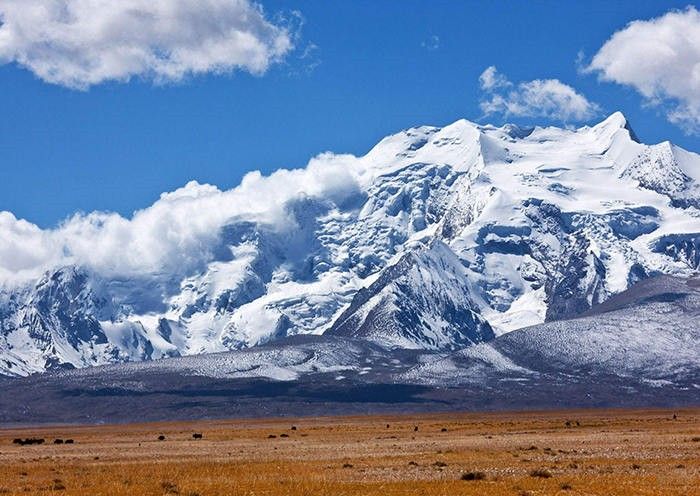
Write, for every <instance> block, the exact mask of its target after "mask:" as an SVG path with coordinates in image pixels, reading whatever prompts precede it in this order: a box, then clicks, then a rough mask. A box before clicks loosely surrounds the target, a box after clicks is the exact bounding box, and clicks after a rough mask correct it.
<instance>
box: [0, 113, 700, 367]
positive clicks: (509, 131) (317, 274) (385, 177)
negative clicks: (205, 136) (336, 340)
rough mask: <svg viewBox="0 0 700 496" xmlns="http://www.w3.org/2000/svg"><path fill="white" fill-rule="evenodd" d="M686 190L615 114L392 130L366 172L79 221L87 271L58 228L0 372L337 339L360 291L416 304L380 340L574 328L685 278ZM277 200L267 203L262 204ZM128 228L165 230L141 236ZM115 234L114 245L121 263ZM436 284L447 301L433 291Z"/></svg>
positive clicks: (390, 321)
mask: <svg viewBox="0 0 700 496" xmlns="http://www.w3.org/2000/svg"><path fill="white" fill-rule="evenodd" d="M669 171H670V173H669ZM699 179H700V156H698V155H696V154H693V153H691V152H686V151H684V150H682V149H680V148H678V147H675V146H674V145H670V144H666V143H661V144H659V145H651V146H648V145H644V144H641V143H639V142H638V141H637V138H636V136H634V133H633V132H632V131H631V127H630V126H629V123H628V122H627V120H626V118H625V117H624V116H623V115H622V114H621V113H619V112H618V113H614V114H612V115H611V116H609V117H608V118H607V119H605V120H604V121H602V122H601V123H599V124H598V125H596V126H592V127H583V128H580V129H577V130H568V129H559V128H555V127H545V128H542V127H534V128H531V129H530V128H520V127H517V126H513V125H506V126H503V127H495V126H490V125H485V126H482V125H478V124H474V123H471V122H469V121H466V120H459V121H456V122H455V123H453V124H450V125H448V126H445V127H430V126H423V127H418V128H411V129H407V130H404V131H401V132H399V133H397V134H394V135H391V136H388V137H386V138H384V139H383V140H381V141H380V142H379V143H378V144H377V145H376V146H374V147H373V148H372V149H371V150H370V151H369V152H368V153H367V154H366V155H364V156H362V157H353V156H348V155H328V154H326V155H322V156H319V157H317V158H316V159H314V160H313V161H312V162H311V163H310V164H309V166H308V167H307V169H303V170H295V171H280V172H278V173H275V174H273V175H271V176H269V177H266V178H263V177H262V176H260V175H259V174H258V175H255V174H252V175H249V176H247V177H246V178H245V179H244V180H243V182H242V183H241V185H240V186H239V187H237V188H234V189H233V190H231V191H227V192H221V191H219V190H218V189H217V188H214V187H212V186H207V185H199V184H195V183H190V184H188V185H187V186H185V187H184V188H181V189H180V190H177V191H175V192H172V193H167V194H163V195H162V196H161V199H160V200H159V201H158V202H156V203H155V204H154V205H153V206H152V207H149V209H145V210H144V211H142V212H140V213H138V214H137V215H136V216H135V217H134V219H132V220H126V219H116V220H115V219H113V218H106V219H103V218H101V217H100V218H99V219H97V220H94V219H93V220H90V223H89V226H90V229H89V230H86V229H87V228H86V227H85V226H83V225H80V228H81V230H80V233H87V234H85V236H93V238H90V239H94V240H95V243H96V245H95V246H96V247H97V248H96V249H95V250H93V251H94V252H95V253H94V254H92V253H90V254H88V255H81V256H82V257H83V259H81V258H80V257H79V256H78V255H76V253H78V252H79V249H81V245H77V244H76V243H77V242H76V241H75V238H71V237H70V236H73V234H72V231H70V232H69V231H66V229H67V228H62V229H63V230H61V229H58V230H55V231H50V232H44V233H43V238H49V239H50V240H51V243H50V244H49V245H48V246H49V248H51V249H54V248H55V247H54V245H56V246H57V247H58V248H56V250H57V251H56V253H58V254H54V255H52V256H47V257H46V261H44V260H43V259H42V262H41V263H42V264H44V263H45V264H48V266H47V267H46V268H45V272H44V273H43V275H33V276H31V277H28V276H26V274H27V272H26V271H17V272H16V274H18V275H16V276H13V277H14V279H13V278H10V279H6V280H5V282H3V281H0V283H2V284H0V373H2V374H8V375H27V374H29V373H34V372H41V371H44V370H48V369H53V368H57V367H58V368H60V367H84V366H91V365H102V364H107V363H112V362H122V361H134V360H151V359H156V358H162V357H168V356H179V355H193V354H200V353H212V352H221V351H226V350H235V349H244V348H248V347H251V346H256V345H260V344H264V343H268V342H271V341H274V340H277V339H280V338H284V337H286V336H293V335H296V334H323V333H325V332H327V331H328V332H331V333H334V332H337V331H338V329H339V328H340V327H342V324H343V322H340V323H339V320H338V319H339V318H341V316H344V317H342V318H343V319H344V320H345V321H347V320H348V315H346V314H347V312H348V311H350V310H351V309H352V310H358V308H359V311H360V313H362V312H364V313H366V312H367V311H366V309H362V308H361V307H362V305H359V300H358V297H359V295H361V294H362V293H363V292H367V291H370V292H371V290H370V288H373V287H374V289H375V290H378V292H379V293H381V291H384V294H385V295H386V294H393V295H395V296H394V298H397V297H396V295H399V294H400V295H403V298H401V297H398V298H399V299H398V300H395V301H401V302H407V304H408V305H409V306H410V304H411V303H416V302H419V301H420V302H422V303H420V305H417V306H416V305H414V306H413V307H412V308H411V309H410V311H409V310H408V307H405V308H404V309H403V311H395V310H390V311H388V310H387V311H383V313H382V315H384V316H385V317H384V318H383V322H384V324H383V325H380V326H377V325H374V326H373V327H374V330H373V331H372V336H373V340H374V342H376V343H380V344H381V343H382V342H384V344H385V345H386V346H389V347H392V346H394V347H395V346H398V347H407V346H408V347H411V348H424V349H442V350H454V349H458V348H461V347H464V346H468V345H471V344H474V343H477V342H480V341H484V340H491V339H493V338H494V337H495V336H499V335H503V334H505V333H508V332H510V331H513V330H515V329H518V328H521V327H526V326H528V325H534V324H539V323H542V322H545V321H552V320H560V319H566V318H569V317H572V316H575V315H578V314H581V313H582V312H585V311H587V310H588V309H589V308H591V307H592V306H593V305H596V304H599V303H603V302H604V301H605V300H607V299H608V298H610V297H611V296H612V295H615V294H618V293H620V292H622V291H625V290H626V289H628V288H629V287H630V286H632V285H633V284H634V283H636V282H637V281H640V280H644V279H646V278H648V277H651V276H654V275H658V274H670V275H677V276H685V277H687V276H690V275H692V274H694V273H695V272H696V270H697V267H698V260H700V258H698V257H700V255H698V253H700V250H698V246H699V244H700V236H699V235H698V233H700V211H699V210H698V205H700V203H698V201H700V192H699V191H698V183H697V181H698V180H699ZM273 188H276V189H273ZM280 188H281V189H280ZM280 191H281V192H282V193H283V195H282V201H281V202H277V201H276V200H274V201H270V202H267V203H266V202H264V201H263V199H264V197H265V195H266V194H267V195H268V196H269V195H270V193H272V192H280ZM251 192H252V193H251ZM251 195H252V196H251ZM258 197H260V198H258ZM271 200H272V198H271ZM258 201H260V202H259V203H258ZM268 203H269V205H268ZM241 205H242V206H241ZM199 212H205V214H199ZM10 215H11V214H10ZM201 215H203V216H201ZM143 219H146V220H147V221H148V222H147V223H146V224H147V225H148V226H150V228H154V227H157V228H159V227H160V226H162V225H166V226H170V227H168V228H167V229H168V230H167V231H166V232H168V233H170V234H169V235H166V236H158V235H157V232H158V231H153V234H152V235H151V234H150V233H148V231H147V230H144V229H143V226H141V225H140V224H139V225H137V224H138V223H139V222H141V221H142V220H143ZM168 222H170V224H168ZM110 223H116V224H117V225H118V226H119V232H120V233H121V232H127V233H128V234H129V237H128V238H127V244H126V245H125V246H124V247H123V248H122V249H119V250H118V251H116V252H112V251H110V250H113V248H112V247H111V245H109V243H108V241H109V235H110V232H108V231H106V229H107V228H106V227H104V226H110V225H111V224H110ZM212 226H213V227H212ZM37 229H38V228H37ZM76 230H77V228H76ZM144 233H146V234H144ZM137 236H146V237H145V238H144V239H141V238H138V237H137ZM43 238H42V239H43ZM170 238H172V239H170ZM102 245H107V248H104V247H103V246H102ZM436 246H439V247H440V248H439V251H441V253H443V255H444V256H442V255H441V256H439V257H437V258H434V257H433V258H432V259H431V258H430V257H428V259H425V261H424V262H425V263H423V262H421V259H420V258H418V259H415V258H410V259H409V260H410V263H407V262H404V265H408V266H409V267H407V270H409V271H414V272H415V271H417V272H415V274H414V275H416V277H406V276H405V275H404V276H403V277H404V278H403V279H401V280H400V281H399V284H393V286H391V288H390V289H387V288H388V287H385V288H384V289H382V290H379V289H378V286H377V282H378V281H380V280H381V279H382V276H383V275H384V274H387V273H389V272H391V271H392V270H393V271H395V270H396V269H394V267H396V264H399V263H401V262H400V261H401V260H402V257H405V256H407V255H408V256H411V255H410V254H416V253H426V252H430V250H431V249H434V247H436ZM192 247H194V248H192ZM431 247H432V248H431ZM49 248H46V249H47V250H48V249H49ZM103 248H104V250H106V251H104V253H103V251H101V250H103ZM52 253H53V252H52ZM66 253H68V254H69V255H65V254H66ZM29 254H31V255H35V254H32V253H29ZM140 254H143V256H141V255H140ZM27 256H28V255H27ZM100 257H102V258H100ZM35 258H36V257H35ZM54 258H58V262H54V261H53V259H54ZM438 259H440V260H442V262H441V263H436V260H438ZM430 260H432V261H430ZM445 260H450V263H449V264H445V263H443V262H444V261H445ZM144 264H146V265H144ZM147 264H150V265H147ZM37 267H42V265H41V264H39V265H37ZM143 267H145V268H143ZM445 267H451V268H450V269H445ZM33 270H34V269H33ZM36 271H38V274H41V271H40V270H39V269H38V268H37V269H36ZM66 274H72V276H71V277H69V278H68V279H66V280H63V279H62V277H64V276H66ZM455 274H458V277H457V276H455ZM0 275H2V272H1V271H0ZM20 275H21V276H22V278H24V279H27V280H24V282H20V283H18V282H16V281H17V280H19V279H18V278H20ZM418 276H419V277H418ZM453 276H454V277H456V279H455V278H453ZM451 278H452V279H451ZM389 279H391V278H389ZM445 280H448V281H449V280H452V283H449V284H452V286H450V287H449V290H448V286H449V284H448V286H445V285H444V284H441V283H440V284H437V283H435V281H438V282H444V281H445ZM8 281H10V282H8ZM12 281H15V282H12ZM47 281H49V282H50V281H54V283H53V284H54V286H55V287H54V286H51V287H50V288H49V289H47V286H46V284H47ZM431 281H432V282H431ZM419 295H420V296H419ZM354 303H355V305H354ZM365 303H366V302H365ZM355 307H358V308H355ZM386 308H388V307H386ZM375 313H376V312H375ZM356 315H359V313H356ZM356 320H357V322H358V323H357V324H356V325H357V326H358V328H359V327H362V324H361V322H363V319H362V318H359V319H356ZM380 320H381V319H380ZM465 322H466V324H467V325H466V326H465V325H464V324H465ZM431 323H432V327H431V325H429V324H431ZM358 328H353V329H348V326H347V325H346V326H345V333H346V334H348V335H353V334H354V333H357V332H358ZM438 328H439V329H441V330H440V331H439V332H436V331H435V329H438ZM408 329H410V332H409V331H408ZM456 329H460V331H459V332H455V330H456ZM480 329H481V330H480ZM486 329H490V330H492V331H493V335H491V334H490V333H489V332H488V331H485V330H486ZM329 330H330V331H329ZM484 332H485V334H484ZM397 336H401V337H402V338H401V339H398V338H397ZM407 336H409V337H408V338H407ZM467 336H470V337H469V338H467ZM405 338H406V339H405Z"/></svg>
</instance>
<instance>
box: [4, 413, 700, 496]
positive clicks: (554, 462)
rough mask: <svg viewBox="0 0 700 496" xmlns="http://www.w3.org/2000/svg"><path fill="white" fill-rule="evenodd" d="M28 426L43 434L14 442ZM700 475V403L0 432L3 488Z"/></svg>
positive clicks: (337, 493) (491, 490) (238, 490)
mask: <svg viewBox="0 0 700 496" xmlns="http://www.w3.org/2000/svg"><path fill="white" fill-rule="evenodd" d="M674 414H676V415H677V418H676V419H674V418H673V415H674ZM292 426H294V427H296V429H293V427H292ZM416 428H417V430H416ZM195 432H197V433H201V434H202V435H203V439H201V440H195V439H193V438H192V434H193V433H195ZM159 435H163V436H165V440H163V441H159V440H158V439H157V438H158V436H159ZM272 436H275V437H272ZM27 437H38V438H44V439H45V440H46V441H45V444H43V445H32V446H20V445H17V444H13V439H15V438H27ZM69 438H70V439H73V440H74V444H54V440H55V439H64V440H65V439H69ZM470 473H471V474H472V475H466V474H470ZM463 476H464V477H466V478H470V477H471V478H473V479H477V480H462V478H463ZM699 486H700V409H685V410H676V411H662V410H653V411H652V410H647V411H641V410H597V411H568V412H543V413H533V412H528V413H498V414H474V413H470V414H457V413H455V414H432V415H425V414H421V415H406V416H397V415H393V416H391V415H380V416H364V417H337V418H302V419H272V420H264V419H263V420H261V419H257V420H235V421H233V420H232V421H196V422H173V423H152V424H130V425H108V426H56V427H39V428H22V429H6V430H0V493H1V494H60V495H78V494H80V495H91V496H98V495H109V496H113V495H117V494H128V495H153V494H166V495H178V494H179V495H183V496H187V495H190V496H194V495H201V496H208V495H287V494H289V495H308V496H316V495H328V496H343V495H382V496H391V495H425V496H432V495H445V496H452V495H490V494H493V495H533V496H534V495H542V494H561V495H605V496H612V495H630V496H631V495H634V496H643V495H664V496H672V495H684V496H692V495H700V489H698V487H699Z"/></svg>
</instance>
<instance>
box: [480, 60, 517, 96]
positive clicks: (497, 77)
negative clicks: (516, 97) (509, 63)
mask: <svg viewBox="0 0 700 496" xmlns="http://www.w3.org/2000/svg"><path fill="white" fill-rule="evenodd" d="M479 85H480V86H481V89H482V90H485V91H490V90H493V89H495V88H504V87H507V86H512V85H511V82H510V81H508V79H507V78H506V77H505V76H504V75H503V74H500V73H499V72H498V69H496V66H495V65H492V66H489V67H487V68H486V69H485V70H484V72H482V73H481V76H479Z"/></svg>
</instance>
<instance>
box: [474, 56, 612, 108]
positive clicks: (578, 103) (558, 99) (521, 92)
mask: <svg viewBox="0 0 700 496" xmlns="http://www.w3.org/2000/svg"><path fill="white" fill-rule="evenodd" d="M479 85H480V87H481V89H482V91H484V92H485V93H486V95H485V97H484V99H483V100H481V102H480V103H479V106H480V107H481V110H482V111H483V112H484V114H485V115H487V116H488V115H493V114H502V115H504V116H505V117H509V116H514V117H544V118H547V119H554V120H558V121H562V122H569V121H585V120H588V119H591V118H593V117H595V116H596V115H597V114H598V113H599V112H600V109H599V107H598V105H597V104H595V103H593V102H590V101H588V99H587V98H586V97H585V96H583V95H582V94H580V93H578V92H576V90H574V89H573V88H572V87H571V86H569V85H566V84H564V83H562V82H561V81H559V80H558V79H535V80H534V81H525V82H521V83H519V84H517V85H514V84H513V83H511V82H510V81H509V80H508V78H506V77H505V76H504V75H503V74H501V73H499V72H498V70H497V69H496V67H495V66H490V67H488V68H487V69H486V70H485V71H484V72H482V73H481V76H479Z"/></svg>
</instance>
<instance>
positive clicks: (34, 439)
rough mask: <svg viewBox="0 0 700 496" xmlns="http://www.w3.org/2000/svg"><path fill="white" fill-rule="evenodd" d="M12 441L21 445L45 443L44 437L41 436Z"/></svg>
mask: <svg viewBox="0 0 700 496" xmlns="http://www.w3.org/2000/svg"><path fill="white" fill-rule="evenodd" d="M12 442H13V443H14V444H19V445H20V446H26V445H31V444H44V439H43V438H40V437H39V438H38V437H28V438H26V439H15V440H13V441H12Z"/></svg>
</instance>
